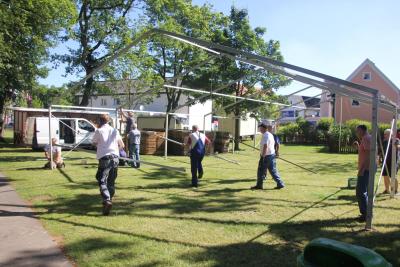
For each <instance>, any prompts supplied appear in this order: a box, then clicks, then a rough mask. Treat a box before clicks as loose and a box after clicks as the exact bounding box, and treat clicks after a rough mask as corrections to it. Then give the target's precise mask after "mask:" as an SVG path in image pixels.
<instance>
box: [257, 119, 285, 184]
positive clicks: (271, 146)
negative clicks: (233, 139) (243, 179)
mask: <svg viewBox="0 0 400 267" xmlns="http://www.w3.org/2000/svg"><path fill="white" fill-rule="evenodd" d="M267 127H268V126H267V125H266V124H265V123H261V124H260V125H259V126H258V128H259V131H260V132H261V134H262V136H261V142H260V160H259V161H258V169H257V184H256V185H255V186H253V187H251V189H252V190H258V189H259V190H262V189H263V183H264V180H265V178H266V176H267V170H268V171H269V173H270V174H271V176H272V178H273V179H274V181H275V182H276V187H275V189H282V188H284V187H285V184H284V183H283V181H282V179H281V177H280V176H279V173H278V170H277V169H276V157H275V139H274V136H273V135H272V134H271V133H270V132H268V131H267Z"/></svg>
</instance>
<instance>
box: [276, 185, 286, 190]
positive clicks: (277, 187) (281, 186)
mask: <svg viewBox="0 0 400 267" xmlns="http://www.w3.org/2000/svg"><path fill="white" fill-rule="evenodd" d="M282 188H285V186H284V185H277V186H275V187H274V189H277V190H279V189H282Z"/></svg>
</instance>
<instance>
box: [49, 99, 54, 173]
mask: <svg viewBox="0 0 400 267" xmlns="http://www.w3.org/2000/svg"><path fill="white" fill-rule="evenodd" d="M51 117H52V111H51V105H50V106H49V144H50V151H49V153H50V169H51V170H52V169H53V142H52V141H51V139H53V136H52V132H51V131H52V125H51Z"/></svg>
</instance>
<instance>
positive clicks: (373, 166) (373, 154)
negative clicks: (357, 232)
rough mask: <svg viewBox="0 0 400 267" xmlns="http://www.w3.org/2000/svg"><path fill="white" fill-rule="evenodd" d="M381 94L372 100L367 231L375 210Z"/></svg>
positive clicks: (375, 95) (370, 225)
mask: <svg viewBox="0 0 400 267" xmlns="http://www.w3.org/2000/svg"><path fill="white" fill-rule="evenodd" d="M378 99H379V93H375V94H373V98H372V120H371V125H372V132H371V150H370V154H369V157H370V158H369V179H368V204H367V220H366V224H365V229H366V230H372V217H373V209H374V184H375V174H376V156H377V151H376V143H377V139H378V137H377V135H378V107H379V101H378Z"/></svg>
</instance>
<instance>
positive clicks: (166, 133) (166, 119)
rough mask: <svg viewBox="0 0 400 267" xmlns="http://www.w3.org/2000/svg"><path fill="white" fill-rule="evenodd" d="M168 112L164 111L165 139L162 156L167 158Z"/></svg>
mask: <svg viewBox="0 0 400 267" xmlns="http://www.w3.org/2000/svg"><path fill="white" fill-rule="evenodd" d="M168 115H169V114H168V112H167V113H165V140H164V142H165V143H164V149H165V151H164V158H165V159H167V158H168V128H169V119H168Z"/></svg>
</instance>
